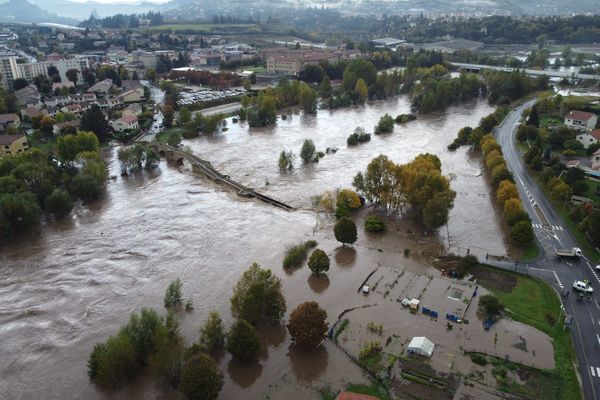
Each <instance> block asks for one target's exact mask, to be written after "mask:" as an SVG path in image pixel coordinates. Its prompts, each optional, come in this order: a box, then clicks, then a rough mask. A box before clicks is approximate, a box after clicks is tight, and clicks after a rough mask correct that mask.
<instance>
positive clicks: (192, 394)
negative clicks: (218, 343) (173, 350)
mask: <svg viewBox="0 0 600 400" xmlns="http://www.w3.org/2000/svg"><path fill="white" fill-rule="evenodd" d="M222 387H223V375H222V374H221V372H220V371H219V369H218V367H217V365H216V364H215V362H214V361H213V359H212V358H210V357H209V356H207V355H206V354H201V353H199V354H194V355H191V356H190V357H188V358H187V359H186V360H185V363H184V365H183V368H182V373H181V384H180V385H179V390H180V391H181V392H182V393H183V394H184V395H185V396H186V397H187V398H188V399H190V400H214V399H216V398H217V397H218V396H219V392H220V391H221V388H222Z"/></svg>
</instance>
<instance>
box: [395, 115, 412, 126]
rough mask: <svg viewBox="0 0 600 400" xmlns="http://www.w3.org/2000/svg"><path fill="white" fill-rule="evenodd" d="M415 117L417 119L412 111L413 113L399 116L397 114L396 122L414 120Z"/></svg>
mask: <svg viewBox="0 0 600 400" xmlns="http://www.w3.org/2000/svg"><path fill="white" fill-rule="evenodd" d="M415 119H417V116H416V115H415V114H412V113H411V114H399V115H398V116H396V123H397V124H404V123H406V122H410V121H414V120H415Z"/></svg>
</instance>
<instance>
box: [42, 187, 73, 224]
mask: <svg viewBox="0 0 600 400" xmlns="http://www.w3.org/2000/svg"><path fill="white" fill-rule="evenodd" d="M44 208H45V210H46V212H49V213H52V214H54V215H55V216H56V217H57V218H61V217H64V216H65V215H68V214H69V213H70V212H71V210H72V209H73V200H71V196H70V195H69V193H67V192H66V191H65V190H63V189H58V188H57V189H54V191H53V192H52V193H50V195H48V197H46V199H45V200H44Z"/></svg>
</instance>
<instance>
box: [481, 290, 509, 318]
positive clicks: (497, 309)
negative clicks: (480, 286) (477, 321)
mask: <svg viewBox="0 0 600 400" xmlns="http://www.w3.org/2000/svg"><path fill="white" fill-rule="evenodd" d="M479 308H481V309H482V310H483V311H484V312H485V313H486V314H487V315H488V316H492V317H493V316H497V315H499V314H500V313H501V312H502V311H504V305H503V304H502V303H501V302H500V299H498V298H497V297H496V296H494V295H492V294H484V295H483V296H481V297H480V298H479Z"/></svg>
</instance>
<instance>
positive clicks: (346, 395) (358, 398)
mask: <svg viewBox="0 0 600 400" xmlns="http://www.w3.org/2000/svg"><path fill="white" fill-rule="evenodd" d="M337 400H379V397H375V396H369V395H366V394H358V393H354V392H340V394H339V395H338V398H337Z"/></svg>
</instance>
